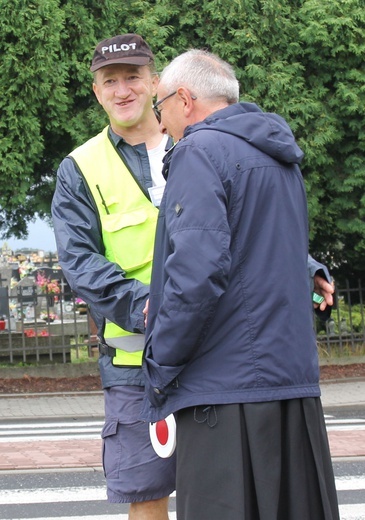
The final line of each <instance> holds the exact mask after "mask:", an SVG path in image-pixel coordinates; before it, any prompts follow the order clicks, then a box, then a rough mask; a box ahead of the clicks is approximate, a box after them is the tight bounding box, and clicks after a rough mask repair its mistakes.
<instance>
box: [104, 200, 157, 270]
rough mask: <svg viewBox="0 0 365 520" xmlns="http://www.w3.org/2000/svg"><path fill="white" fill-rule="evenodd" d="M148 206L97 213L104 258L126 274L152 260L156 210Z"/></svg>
mask: <svg viewBox="0 0 365 520" xmlns="http://www.w3.org/2000/svg"><path fill="white" fill-rule="evenodd" d="M151 209H152V211H150V210H147V209H144V208H142V209H138V210H134V211H129V212H128V213H112V214H108V215H106V214H104V215H101V216H100V218H101V223H102V229H103V240H104V245H105V249H106V257H107V258H108V260H110V261H111V262H116V263H117V264H118V265H119V266H120V267H121V268H122V269H123V270H124V271H126V272H127V273H128V272H129V271H134V270H136V269H138V268H140V267H143V266H145V265H146V264H148V263H149V262H151V261H152V256H153V245H154V238H155V229H156V219H157V211H156V210H155V208H151Z"/></svg>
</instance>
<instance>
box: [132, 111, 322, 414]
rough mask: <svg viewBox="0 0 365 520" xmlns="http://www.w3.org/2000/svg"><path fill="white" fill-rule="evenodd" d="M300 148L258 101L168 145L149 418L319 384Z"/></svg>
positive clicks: (153, 304) (151, 327)
mask: <svg viewBox="0 0 365 520" xmlns="http://www.w3.org/2000/svg"><path fill="white" fill-rule="evenodd" d="M302 156H303V153H302V152H301V150H300V149H299V147H298V146H297V144H296V143H295V140H294V137H293V135H292V132H291V130H290V128H289V126H288V125H287V123H286V122H285V121H284V120H283V119H282V118H281V117H279V116H278V115H275V114H267V113H263V112H262V111H261V110H260V109H259V108H258V107H257V106H256V105H254V104H249V103H242V104H241V103H237V104H235V105H231V106H229V107H227V108H225V109H223V110H220V111H218V112H216V113H214V114H213V115H211V116H210V117H208V118H207V119H206V120H205V121H203V122H201V123H198V124H195V125H193V126H191V127H188V128H187V129H186V131H185V136H184V138H183V139H181V140H180V141H179V142H178V143H177V145H176V146H175V148H174V150H173V152H172V154H171V155H170V156H167V158H166V163H167V165H168V166H169V177H168V182H167V185H166V189H165V194H164V198H163V201H162V204H161V207H160V213H159V221H158V226H157V236H156V244H155V257H154V264H153V273H152V282H151V288H150V308H149V319H148V327H147V333H146V338H147V343H146V348H145V361H144V366H143V368H144V372H145V376H146V391H147V396H148V399H145V402H144V410H143V412H142V415H141V417H142V418H143V419H145V420H150V421H155V420H158V419H160V418H162V417H166V416H167V415H168V414H170V413H171V412H175V411H177V410H179V409H181V408H186V407H189V406H195V405H200V404H207V405H209V404H224V403H240V402H241V403H243V402H259V401H272V400H281V399H291V398H298V397H307V396H308V397H313V396H319V395H320V390H319V384H318V381H319V368H318V357H317V347H316V338H315V334H314V329H313V309H312V302H311V287H310V281H309V277H308V269H307V260H308V217H307V202H306V193H305V186H304V183H303V178H302V175H301V172H300V169H299V166H298V164H299V163H300V161H301V159H302ZM310 264H311V262H310ZM312 265H313V264H312ZM321 267H323V266H321ZM312 274H313V272H312ZM326 274H327V275H328V273H326Z"/></svg>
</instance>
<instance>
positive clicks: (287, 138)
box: [185, 103, 304, 164]
mask: <svg viewBox="0 0 365 520" xmlns="http://www.w3.org/2000/svg"><path fill="white" fill-rule="evenodd" d="M209 129H213V130H217V131H219V132H224V133H226V134H232V135H234V136H237V137H241V138H242V139H244V140H245V141H247V142H248V143H250V144H251V145H252V146H254V147H255V148H257V149H259V150H260V151H262V152H264V153H266V154H267V155H269V156H270V157H273V158H274V159H276V160H278V161H281V162H285V163H288V164H291V163H297V164H300V162H301V160H302V159H303V156H304V153H303V152H302V150H301V149H300V148H299V146H298V145H297V144H296V142H295V138H294V136H293V133H292V131H291V130H290V128H289V125H288V124H287V122H286V121H285V119H283V118H282V117H280V116H279V115H277V114H272V113H266V112H263V111H262V110H261V109H260V108H259V107H258V106H257V105H255V104H254V103H235V104H234V105H229V106H228V107H226V108H223V109H222V110H218V111H217V112H214V113H213V114H212V115H210V116H209V117H207V118H206V119H205V120H204V121H202V122H201V123H196V124H195V125H191V126H188V127H187V128H186V130H185V136H187V135H189V134H191V133H194V132H197V131H198V130H209Z"/></svg>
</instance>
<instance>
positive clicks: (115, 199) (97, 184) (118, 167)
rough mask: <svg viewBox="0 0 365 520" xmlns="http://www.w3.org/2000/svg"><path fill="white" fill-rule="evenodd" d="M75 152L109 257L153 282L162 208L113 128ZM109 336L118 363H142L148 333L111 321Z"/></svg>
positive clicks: (128, 275) (129, 274) (133, 275)
mask: <svg viewBox="0 0 365 520" xmlns="http://www.w3.org/2000/svg"><path fill="white" fill-rule="evenodd" d="M70 156H71V157H72V158H73V160H74V161H75V162H76V164H77V166H78V168H79V170H80V172H81V173H82V175H83V177H84V179H85V181H86V182H87V185H88V187H89V189H90V191H91V193H92V196H93V197H94V201H95V205H96V207H97V209H98V212H99V217H100V222H101V228H102V237H103V243H104V247H105V257H106V258H107V259H108V260H109V261H110V262H115V263H116V264H118V265H119V266H120V267H121V268H122V269H123V271H124V272H125V277H126V278H135V279H137V280H139V281H140V282H142V283H145V284H149V283H150V279H151V268H152V257H153V245H154V239H155V230H156V221H157V215H158V210H157V208H156V207H155V206H154V205H153V204H152V203H151V201H150V200H148V198H147V197H146V196H145V195H144V193H143V191H142V190H141V188H140V187H139V185H138V183H137V181H136V180H135V179H134V177H133V176H132V175H131V173H130V171H129V170H128V168H127V166H126V165H125V163H124V161H123V160H122V158H121V157H120V155H119V153H118V151H117V150H116V148H115V146H114V145H113V143H112V142H111V140H110V138H109V136H108V127H106V128H104V130H103V131H102V132H101V133H100V134H98V135H97V136H95V137H93V138H92V139H90V140H89V141H87V142H86V143H84V144H83V145H81V146H80V147H79V148H77V149H76V150H74V151H73V152H72V153H71V154H70ZM104 337H105V340H106V343H107V344H108V345H109V346H111V347H114V348H116V355H115V357H114V358H113V364H115V365H125V366H140V365H141V364H142V353H143V347H144V335H143V334H132V333H130V332H128V331H126V330H124V329H122V328H121V327H119V326H118V325H117V324H115V323H112V322H110V321H108V320H106V324H105V330H104Z"/></svg>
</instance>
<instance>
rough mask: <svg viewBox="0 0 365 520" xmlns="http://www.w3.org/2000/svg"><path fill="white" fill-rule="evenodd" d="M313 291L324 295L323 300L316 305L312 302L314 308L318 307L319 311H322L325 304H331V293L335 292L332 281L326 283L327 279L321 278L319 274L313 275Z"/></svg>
mask: <svg viewBox="0 0 365 520" xmlns="http://www.w3.org/2000/svg"><path fill="white" fill-rule="evenodd" d="M313 281H314V288H313V290H314V292H316V293H317V294H320V295H322V296H323V297H324V300H323V302H322V303H321V304H320V305H318V304H317V303H314V308H315V309H317V308H318V307H319V308H320V310H321V311H324V310H325V308H326V307H327V305H330V306H332V305H333V296H332V295H333V293H334V292H335V287H334V283H333V282H332V283H328V282H327V280H325V279H324V278H322V277H321V276H319V275H317V274H316V275H314V279H313Z"/></svg>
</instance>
